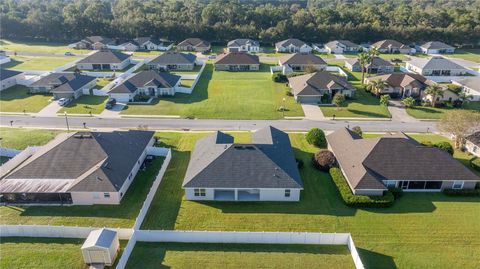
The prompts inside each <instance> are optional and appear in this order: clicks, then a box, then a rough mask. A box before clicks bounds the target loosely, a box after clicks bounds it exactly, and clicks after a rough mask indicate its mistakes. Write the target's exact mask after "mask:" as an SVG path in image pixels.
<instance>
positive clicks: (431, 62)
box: [406, 56, 468, 76]
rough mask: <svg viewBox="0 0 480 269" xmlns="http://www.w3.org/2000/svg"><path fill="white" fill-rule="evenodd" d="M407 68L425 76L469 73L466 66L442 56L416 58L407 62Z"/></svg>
mask: <svg viewBox="0 0 480 269" xmlns="http://www.w3.org/2000/svg"><path fill="white" fill-rule="evenodd" d="M406 68H407V70H408V71H410V72H414V73H417V74H421V75H424V76H464V75H466V74H468V70H467V69H466V68H465V67H463V66H461V65H459V64H457V63H455V62H453V61H452V60H449V59H446V58H443V57H441V56H434V57H432V58H415V59H414V60H411V61H408V62H407V64H406Z"/></svg>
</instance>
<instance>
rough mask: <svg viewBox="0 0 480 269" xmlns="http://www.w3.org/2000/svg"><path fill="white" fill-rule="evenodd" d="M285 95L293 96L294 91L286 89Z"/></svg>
mask: <svg viewBox="0 0 480 269" xmlns="http://www.w3.org/2000/svg"><path fill="white" fill-rule="evenodd" d="M285 95H286V96H293V93H292V91H291V90H286V91H285Z"/></svg>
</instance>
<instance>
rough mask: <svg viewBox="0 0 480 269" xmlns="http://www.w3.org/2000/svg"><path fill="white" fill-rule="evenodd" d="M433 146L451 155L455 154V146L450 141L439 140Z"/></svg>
mask: <svg viewBox="0 0 480 269" xmlns="http://www.w3.org/2000/svg"><path fill="white" fill-rule="evenodd" d="M433 146H434V147H436V148H439V149H441V150H444V151H446V152H448V154H450V155H453V152H454V151H453V147H452V145H451V144H450V143H448V142H445V141H444V142H438V143H435V144H434V145H433Z"/></svg>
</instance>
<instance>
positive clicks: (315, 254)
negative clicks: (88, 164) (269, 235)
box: [126, 242, 355, 269]
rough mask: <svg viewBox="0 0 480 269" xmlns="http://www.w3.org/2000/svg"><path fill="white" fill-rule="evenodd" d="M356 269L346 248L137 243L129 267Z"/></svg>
mask: <svg viewBox="0 0 480 269" xmlns="http://www.w3.org/2000/svg"><path fill="white" fill-rule="evenodd" d="M196 266H199V267H201V268H210V269H215V268H218V269H223V268H319V267H321V268H339V269H340V268H342V269H343V268H355V265H354V264H353V260H352V257H351V256H350V252H349V251H348V249H347V247H346V246H319V245H255V244H185V243H150V242H148V243H147V242H137V244H136V245H135V248H134V249H133V252H132V255H131V256H130V259H129V260H128V263H127V266H126V268H172V269H174V268H195V267H196Z"/></svg>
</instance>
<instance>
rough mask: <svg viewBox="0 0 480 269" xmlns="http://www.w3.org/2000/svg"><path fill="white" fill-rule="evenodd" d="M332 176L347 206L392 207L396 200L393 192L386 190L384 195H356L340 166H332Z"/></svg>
mask: <svg viewBox="0 0 480 269" xmlns="http://www.w3.org/2000/svg"><path fill="white" fill-rule="evenodd" d="M330 176H331V177H332V180H333V182H334V183H335V185H336V186H337V189H338V192H339V193H340V196H341V197H342V199H343V202H344V203H345V204H346V205H347V206H351V207H390V206H392V205H393V202H394V201H395V197H394V196H393V194H392V192H390V191H386V192H385V193H384V195H383V196H366V195H354V194H353V193H352V191H351V190H350V187H349V186H348V184H347V181H346V179H345V177H344V176H343V174H342V171H341V170H340V169H339V168H336V167H335V168H331V169H330Z"/></svg>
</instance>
